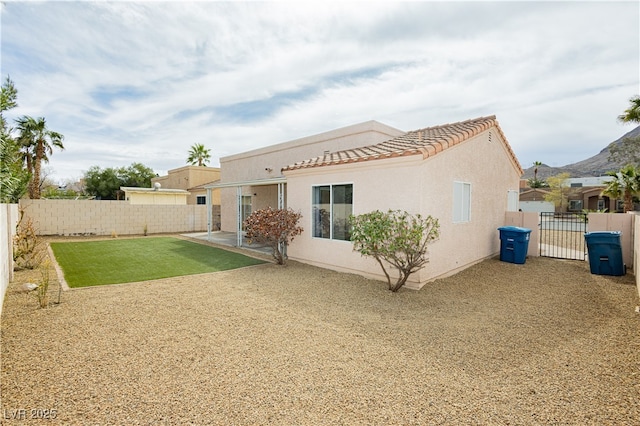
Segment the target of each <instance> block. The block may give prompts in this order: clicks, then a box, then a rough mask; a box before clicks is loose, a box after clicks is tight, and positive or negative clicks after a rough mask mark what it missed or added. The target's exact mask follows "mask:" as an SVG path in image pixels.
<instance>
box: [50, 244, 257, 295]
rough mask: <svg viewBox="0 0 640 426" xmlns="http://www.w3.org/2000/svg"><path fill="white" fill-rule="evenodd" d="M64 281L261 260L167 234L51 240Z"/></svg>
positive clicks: (132, 277)
mask: <svg viewBox="0 0 640 426" xmlns="http://www.w3.org/2000/svg"><path fill="white" fill-rule="evenodd" d="M51 249H52V250H53V253H54V254H55V257H56V261H57V262H58V264H59V265H60V267H61V268H62V271H63V272H64V277H65V280H66V281H67V284H68V285H69V287H88V286H94V285H102V284H117V283H128V282H135V281H147V280H154V279H158V278H168V277H176V276H180V275H191V274H202V273H206V272H216V271H224V270H227V269H235V268H241V267H243V266H250V265H257V264H260V263H265V262H264V261H262V260H258V259H254V258H252V257H248V256H245V255H242V254H238V253H234V252H230V251H227V250H222V249H219V248H215V247H211V246H207V245H204V244H198V243H194V242H190V241H185V240H181V239H179V238H173V237H144V238H133V239H122V240H101V241H83V242H56V243H51Z"/></svg>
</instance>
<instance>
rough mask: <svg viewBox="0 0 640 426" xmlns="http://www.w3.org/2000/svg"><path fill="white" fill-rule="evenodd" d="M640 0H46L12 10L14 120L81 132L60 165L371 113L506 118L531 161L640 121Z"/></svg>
mask: <svg viewBox="0 0 640 426" xmlns="http://www.w3.org/2000/svg"><path fill="white" fill-rule="evenodd" d="M639 9H640V6H639V5H638V4H637V3H635V2H618V3H615V2H610V3H602V2H594V3H591V2H562V3H553V2H472V3H468V2H379V3H373V2H354V3H331V4H330V5H329V6H328V5H327V4H326V3H320V2H317V3H316V2H311V3H304V4H296V3H285V2H275V3H266V2H233V3H230V2H139V3H132V2H48V3H39V2H38V3H31V2H25V3H12V2H9V3H6V4H5V5H4V7H3V8H2V74H3V76H4V75H7V74H10V75H11V78H12V79H13V80H14V82H15V83H16V86H17V87H18V90H19V98H18V101H19V104H20V107H19V108H17V109H15V110H13V111H11V113H10V114H9V115H10V116H17V115H22V114H28V115H34V116H45V117H46V118H47V122H48V123H49V126H50V128H52V129H54V130H56V131H59V132H61V133H63V134H64V135H65V137H66V139H65V145H66V148H67V149H66V151H64V152H61V153H58V152H56V153H54V155H53V156H52V157H51V159H52V161H51V166H52V168H53V169H54V172H55V175H56V176H59V177H60V178H66V177H78V176H80V175H81V174H82V171H84V170H87V169H88V168H89V167H90V166H92V165H99V166H101V167H111V166H122V165H128V164H130V163H131V162H133V161H139V162H142V163H144V164H145V165H147V166H150V167H152V168H154V169H156V170H164V171H166V170H167V169H171V168H175V167H180V166H182V165H184V164H185V160H186V156H187V152H188V149H189V147H190V146H191V145H192V144H194V143H204V144H205V145H206V146H207V147H209V148H211V149H212V152H213V156H214V162H215V161H217V159H218V158H219V157H220V156H225V155H230V154H234V153H237V152H240V151H243V150H247V149H251V148H257V147H261V146H265V145H268V144H273V143H278V142H283V141H286V140H290V139H295V138H299V137H303V136H307V135H310V134H313V133H317V132H322V131H326V130H331V129H333V128H337V127H341V126H346V125H350V124H354V123H358V122H362V121H367V120H372V119H373V120H378V121H381V122H383V123H385V124H388V125H391V126H395V127H398V128H400V129H403V130H412V129H417V128H422V127H427V126H431V125H437V124H442V123H445V122H452V121H456V120H464V119H468V118H473V117H476V116H479V115H489V114H496V115H497V117H498V120H499V121H500V124H501V126H502V127H503V129H504V131H505V133H506V135H507V137H508V138H509V140H510V142H511V144H512V145H513V148H514V150H515V152H516V154H517V155H518V157H519V159H520V161H521V162H522V164H523V166H525V167H528V166H529V165H530V163H532V162H533V161H538V160H540V161H544V162H546V163H548V164H552V165H564V164H568V163H571V162H576V161H580V160H582V159H585V158H587V157H588V156H591V155H593V154H595V153H597V152H598V151H599V150H600V149H601V148H603V147H604V146H605V145H606V144H607V143H609V142H611V141H612V140H614V139H616V138H617V137H619V136H621V135H622V134H623V133H625V132H626V131H628V130H630V128H629V127H625V126H622V125H620V124H619V123H617V122H616V120H615V119H616V117H617V115H618V114H620V113H621V112H622V111H623V110H624V109H625V108H626V107H627V105H628V99H629V98H630V97H631V96H632V95H634V94H636V93H638V85H639V81H638V79H639V74H640V71H639V66H638V63H639V62H640V58H639V50H640V49H639V48H638V45H639V41H638V33H639V26H640V23H639Z"/></svg>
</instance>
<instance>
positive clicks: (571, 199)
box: [567, 176, 624, 213]
mask: <svg viewBox="0 0 640 426" xmlns="http://www.w3.org/2000/svg"><path fill="white" fill-rule="evenodd" d="M611 179H612V177H611V176H601V177H589V178H570V179H568V185H569V188H570V191H569V195H568V205H567V211H568V212H581V211H582V210H592V211H596V210H597V211H607V212H611V213H615V212H622V211H623V210H624V208H623V203H624V200H622V199H620V200H617V199H612V198H610V197H608V196H606V195H603V194H602V191H604V190H605V188H606V187H607V182H609V181H610V180H611Z"/></svg>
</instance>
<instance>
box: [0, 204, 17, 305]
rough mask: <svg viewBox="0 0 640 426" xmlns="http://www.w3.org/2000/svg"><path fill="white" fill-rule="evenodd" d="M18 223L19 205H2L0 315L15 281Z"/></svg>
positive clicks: (0, 226)
mask: <svg viewBox="0 0 640 426" xmlns="http://www.w3.org/2000/svg"><path fill="white" fill-rule="evenodd" d="M17 223H18V205H17V204H0V315H2V305H3V304H4V303H3V302H4V295H5V294H6V292H7V287H8V286H9V283H10V282H11V280H12V279H13V236H14V235H15V229H16V224H17Z"/></svg>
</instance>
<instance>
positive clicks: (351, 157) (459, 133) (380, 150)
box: [282, 115, 523, 174]
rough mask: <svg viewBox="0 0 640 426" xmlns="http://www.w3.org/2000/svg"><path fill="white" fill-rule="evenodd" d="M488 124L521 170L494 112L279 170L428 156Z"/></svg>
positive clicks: (466, 138) (414, 131) (328, 154)
mask: <svg viewBox="0 0 640 426" xmlns="http://www.w3.org/2000/svg"><path fill="white" fill-rule="evenodd" d="M492 127H493V128H495V129H496V130H497V132H498V134H499V135H500V137H501V138H502V140H504V141H505V145H506V148H507V151H508V153H509V155H510V156H511V158H512V159H513V162H514V163H515V164H516V166H517V168H518V170H519V172H520V173H521V174H522V172H523V171H522V167H521V166H520V163H519V162H518V159H517V158H516V156H515V154H514V152H513V150H512V149H511V147H510V146H509V142H507V138H506V137H505V136H504V133H502V129H500V126H499V125H498V120H496V116H495V115H491V116H488V117H479V118H475V119H472V120H466V121H461V122H458V123H450V124H443V125H440V126H435V127H427V128H425V129H419V130H413V131H410V132H407V133H405V134H404V135H401V136H398V137H396V138H393V139H390V140H388V141H385V142H382V143H379V144H376V145H370V146H364V147H361V148H354V149H346V150H343V151H336V152H328V153H325V154H324V155H323V156H320V157H315V158H312V159H310V160H305V161H301V162H298V163H295V164H292V165H289V166H287V167H284V168H283V169H282V170H283V171H286V170H297V169H304V168H309V167H322V166H329V165H337V164H345V163H355V162H361V161H370V160H381V159H385V158H392V157H402V156H407V155H422V157H423V158H428V157H431V156H433V155H436V154H437V153H439V152H441V151H443V150H445V149H447V148H449V147H451V146H454V145H457V144H459V143H461V142H464V141H466V140H468V139H471V138H473V137H474V136H476V135H478V134H480V133H482V132H484V131H485V130H488V129H490V128H492Z"/></svg>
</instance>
